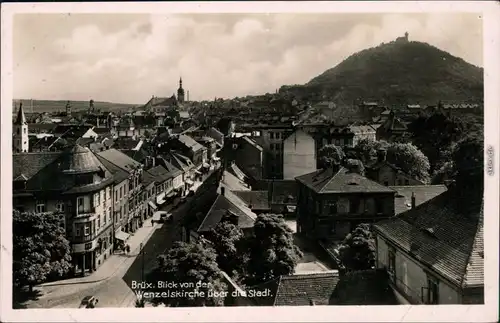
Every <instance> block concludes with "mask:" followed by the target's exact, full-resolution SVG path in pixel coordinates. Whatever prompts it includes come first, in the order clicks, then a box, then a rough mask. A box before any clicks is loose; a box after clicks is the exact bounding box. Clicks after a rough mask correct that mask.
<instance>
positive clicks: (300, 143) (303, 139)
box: [283, 129, 317, 180]
mask: <svg viewBox="0 0 500 323" xmlns="http://www.w3.org/2000/svg"><path fill="white" fill-rule="evenodd" d="M316 169H317V168H316V143H315V140H314V138H313V137H312V136H311V135H309V134H308V133H306V132H305V131H303V130H300V129H298V130H295V131H294V132H293V133H292V134H290V135H289V136H288V137H287V138H286V139H285V140H284V141H283V179H285V180H294V179H295V177H297V176H301V175H305V174H309V173H312V172H314V171H316Z"/></svg>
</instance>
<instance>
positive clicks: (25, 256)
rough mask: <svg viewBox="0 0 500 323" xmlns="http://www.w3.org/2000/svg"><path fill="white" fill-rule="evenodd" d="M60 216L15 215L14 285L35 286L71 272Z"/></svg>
mask: <svg viewBox="0 0 500 323" xmlns="http://www.w3.org/2000/svg"><path fill="white" fill-rule="evenodd" d="M59 215H60V214H58V213H50V212H49V213H38V214H35V213H31V212H26V213H20V212H18V211H16V210H14V212H13V215H12V217H13V224H12V231H13V232H12V233H13V253H12V255H13V259H12V262H13V269H12V272H13V283H14V285H15V286H17V287H24V286H26V285H27V286H29V289H30V292H31V291H32V290H33V286H34V285H36V284H38V283H42V282H44V281H46V280H47V279H48V278H54V279H57V278H61V277H63V276H64V275H65V274H67V273H68V272H69V270H70V269H71V246H70V243H69V241H68V240H67V239H66V236H65V235H66V232H65V230H64V228H62V227H61V225H60V223H61V222H60V218H59Z"/></svg>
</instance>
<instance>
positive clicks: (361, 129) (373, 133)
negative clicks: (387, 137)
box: [351, 125, 379, 147]
mask: <svg viewBox="0 0 500 323" xmlns="http://www.w3.org/2000/svg"><path fill="white" fill-rule="evenodd" d="M378 127H379V125H359V126H358V125H354V126H351V131H352V132H353V133H354V136H353V141H352V146H353V147H355V146H356V145H357V144H358V142H359V141H360V140H370V141H375V140H377V128H378Z"/></svg>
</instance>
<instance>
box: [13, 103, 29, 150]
mask: <svg viewBox="0 0 500 323" xmlns="http://www.w3.org/2000/svg"><path fill="white" fill-rule="evenodd" d="M12 130H13V131H14V134H13V137H12V143H13V147H12V148H13V151H14V152H16V153H27V152H28V151H29V137H28V122H27V121H26V116H25V115H24V109H23V105H22V103H21V104H20V106H19V111H18V112H17V119H16V121H15V122H14V125H13V129H12Z"/></svg>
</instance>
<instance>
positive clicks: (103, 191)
mask: <svg viewBox="0 0 500 323" xmlns="http://www.w3.org/2000/svg"><path fill="white" fill-rule="evenodd" d="M102 201H103V202H105V201H106V190H102Z"/></svg>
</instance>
